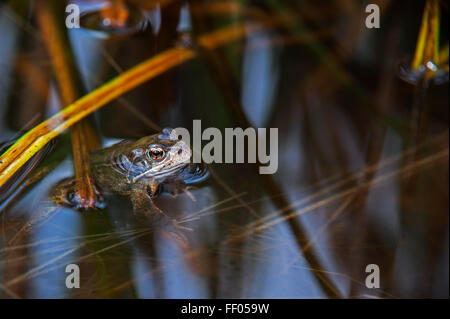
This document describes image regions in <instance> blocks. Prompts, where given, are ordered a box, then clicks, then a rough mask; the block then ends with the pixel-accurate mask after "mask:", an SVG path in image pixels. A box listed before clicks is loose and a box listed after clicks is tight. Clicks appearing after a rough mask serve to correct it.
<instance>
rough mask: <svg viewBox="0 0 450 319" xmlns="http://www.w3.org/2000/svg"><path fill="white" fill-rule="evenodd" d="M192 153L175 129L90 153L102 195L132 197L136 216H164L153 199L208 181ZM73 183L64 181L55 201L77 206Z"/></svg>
mask: <svg viewBox="0 0 450 319" xmlns="http://www.w3.org/2000/svg"><path fill="white" fill-rule="evenodd" d="M191 157H192V151H191V149H190V148H189V146H188V145H187V144H186V143H184V142H183V141H182V140H178V139H177V137H176V136H175V132H174V130H172V129H169V128H166V129H164V130H163V131H162V134H155V135H151V136H147V137H143V138H141V139H139V140H137V141H127V140H126V141H122V142H119V143H117V144H115V145H112V146H110V147H107V148H103V149H99V150H95V151H93V152H92V153H91V161H90V165H91V172H92V174H93V177H94V180H95V183H96V185H97V186H98V187H99V188H100V189H101V191H102V193H104V194H107V193H113V194H120V195H126V196H129V197H130V199H131V202H132V204H133V210H134V212H135V213H144V214H151V213H155V212H159V213H161V210H160V209H159V208H158V207H156V206H155V204H154V203H153V201H152V199H153V198H155V197H156V196H158V194H160V193H161V192H163V191H166V192H169V193H172V194H177V193H178V192H179V191H180V190H185V189H186V186H188V185H190V184H194V183H198V182H201V181H203V180H205V179H206V178H207V177H208V176H209V173H208V170H207V168H206V166H205V165H204V164H202V163H201V164H194V163H192V161H191ZM73 186H74V180H73V179H68V180H64V181H62V182H61V183H60V184H59V185H58V187H56V188H55V191H54V192H53V198H54V200H56V201H57V202H58V203H60V204H63V205H65V206H71V207H75V208H77V207H76V201H75V200H73V196H74V192H73Z"/></svg>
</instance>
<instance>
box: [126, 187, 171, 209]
mask: <svg viewBox="0 0 450 319" xmlns="http://www.w3.org/2000/svg"><path fill="white" fill-rule="evenodd" d="M130 199H131V203H132V204H133V211H134V213H135V214H136V215H152V216H158V215H160V214H164V213H163V211H162V210H161V209H159V208H158V207H157V206H156V205H155V203H153V200H152V196H151V195H150V194H149V193H148V192H147V190H146V189H143V188H140V187H133V188H132V189H131V193H130Z"/></svg>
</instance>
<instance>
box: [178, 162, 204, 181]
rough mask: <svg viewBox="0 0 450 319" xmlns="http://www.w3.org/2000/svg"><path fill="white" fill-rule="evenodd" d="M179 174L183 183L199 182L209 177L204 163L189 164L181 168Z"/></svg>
mask: <svg viewBox="0 0 450 319" xmlns="http://www.w3.org/2000/svg"><path fill="white" fill-rule="evenodd" d="M180 176H183V181H184V183H185V184H195V183H200V182H202V181H204V180H205V179H207V178H208V177H209V170H208V167H207V166H206V164H204V163H199V164H189V165H187V166H185V167H184V168H183V170H182V171H181V172H180Z"/></svg>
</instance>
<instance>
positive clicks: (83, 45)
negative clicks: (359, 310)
mask: <svg viewBox="0 0 450 319" xmlns="http://www.w3.org/2000/svg"><path fill="white" fill-rule="evenodd" d="M83 2H84V1H83ZM79 3H80V4H81V3H82V1H79ZM86 3H87V2H86ZM130 3H131V2H130ZM130 3H129V2H128V1H126V2H124V1H117V2H91V3H90V5H91V6H90V7H85V8H84V9H83V10H84V11H83V12H84V14H85V15H84V16H83V21H82V23H83V27H84V29H81V30H70V31H68V32H69V34H70V36H71V41H72V43H73V45H74V48H75V53H76V57H77V64H78V65H79V68H80V70H82V74H83V80H84V84H85V85H86V86H87V87H88V88H89V90H92V89H94V88H96V87H98V86H99V85H100V84H102V83H104V82H105V81H106V80H108V79H110V78H111V77H112V75H117V74H119V73H120V72H123V71H124V70H127V69H128V68H130V67H132V66H134V65H136V64H137V63H139V62H141V61H143V60H145V59H147V58H149V57H153V56H155V55H157V54H160V53H161V52H164V51H165V50H166V49H170V48H172V46H174V45H177V44H180V43H181V45H183V43H184V44H185V45H186V46H188V47H189V48H190V49H192V50H196V51H197V52H196V53H198V58H196V59H192V60H191V61H190V62H188V63H186V64H183V65H181V66H180V67H178V68H174V69H171V70H169V71H167V73H165V74H163V75H161V76H159V77H157V78H155V79H153V80H151V81H149V82H148V83H145V84H143V85H141V86H139V87H137V88H136V89H135V90H134V91H133V92H130V93H128V94H125V95H123V96H122V100H120V101H115V102H113V103H110V105H107V106H105V107H104V108H103V109H102V110H100V111H99V112H97V113H96V114H95V116H96V121H97V123H98V124H99V125H98V126H99V127H100V130H101V133H102V135H103V136H104V137H105V139H104V141H103V145H104V146H106V145H110V143H111V142H112V141H114V142H117V141H118V140H119V139H122V138H128V137H138V136H139V137H141V136H145V135H150V134H153V133H154V131H155V130H156V129H157V126H161V127H165V126H172V127H177V126H184V127H188V128H189V127H190V125H192V120H193V119H201V120H202V122H203V123H205V124H204V125H205V127H207V126H212V127H218V128H219V129H224V128H225V127H236V126H244V125H243V124H242V122H239V119H236V116H235V115H236V114H237V113H238V111H241V112H242V114H239V116H241V118H240V120H241V121H242V118H243V119H244V121H245V120H247V121H248V123H250V124H253V125H255V126H270V127H277V128H278V129H279V137H280V140H279V159H280V162H279V170H278V171H277V173H276V174H275V175H274V176H270V177H268V178H265V177H262V176H261V175H259V174H258V173H257V169H256V166H255V165H250V164H216V165H212V166H211V172H212V173H211V177H210V178H209V180H207V181H205V182H204V184H202V185H200V187H198V188H197V189H194V190H192V195H193V197H194V199H195V200H193V198H191V197H189V196H187V195H186V194H180V195H179V196H177V197H175V198H173V197H171V196H169V195H168V194H163V195H162V196H161V197H159V198H157V199H156V200H155V204H156V205H157V206H158V207H159V208H161V209H162V210H163V211H164V213H165V214H167V215H169V216H170V217H171V218H174V219H175V220H176V221H177V223H176V224H170V223H166V224H164V223H155V222H153V221H152V220H153V219H152V218H146V216H136V215H134V214H133V212H132V207H131V203H130V202H129V200H128V199H127V198H125V197H120V196H107V198H106V202H107V206H106V208H105V209H101V210H96V211H88V212H85V213H80V212H76V211H74V210H71V209H65V208H59V209H57V208H55V206H54V204H53V203H52V202H51V201H49V198H48V195H49V194H50V192H51V188H52V187H53V185H55V184H56V183H57V182H58V181H60V180H62V179H64V178H66V177H70V176H73V169H72V166H73V163H72V162H71V156H70V146H71V145H70V141H69V139H68V137H67V136H66V135H63V136H61V137H60V138H59V139H58V144H57V146H56V148H55V151H54V152H53V153H52V154H51V155H50V156H49V158H48V159H47V160H46V161H45V162H44V163H42V164H43V165H42V166H43V167H45V166H46V165H50V167H51V169H50V170H49V172H48V174H43V175H42V178H41V179H40V180H39V181H36V183H34V184H32V185H30V187H29V188H28V189H27V190H24V191H23V193H21V194H19V196H18V197H17V198H15V199H14V200H11V202H10V203H8V207H6V205H5V206H2V204H3V203H0V207H2V210H1V211H0V226H1V227H0V290H1V293H2V297H7V298H21V297H32V298H42V297H54V298H63V297H69V298H102V297H104V298H201V297H210V298H220V297H222V298H227V297H229V298H240V297H248V298H283V297H286V298H304V297H305V298H316V297H317V298H324V297H367V298H379V297H380V298H391V297H393V298H396V297H443V296H444V297H445V296H448V185H449V184H448V92H447V90H446V89H445V88H443V87H435V86H431V85H430V87H431V88H432V89H431V90H430V94H431V95H430V96H431V98H430V100H431V101H432V103H431V104H432V107H431V108H430V107H429V108H428V109H427V112H426V114H427V117H425V118H426V123H427V124H428V126H427V127H428V128H427V129H425V130H424V132H422V131H421V132H417V131H415V126H414V125H411V122H412V119H413V117H412V116H411V113H412V112H411V105H412V104H413V103H412V95H413V93H412V90H411V87H410V86H406V85H408V84H407V83H404V82H403V81H400V80H399V79H397V78H396V74H395V72H396V70H395V68H394V67H392V68H391V67H390V65H394V64H395V63H394V62H396V61H398V59H399V57H400V56H403V53H399V52H400V51H408V50H409V49H410V47H412V46H413V45H414V40H412V42H411V43H409V44H408V46H409V47H408V48H409V49H408V48H405V47H402V46H401V45H402V43H400V41H391V40H389V39H395V37H394V36H392V34H391V33H396V32H400V34H402V35H403V34H409V33H411V32H409V30H410V29H411V28H412V27H417V23H418V21H419V22H420V17H418V18H417V19H416V20H417V21H416V20H414V19H406V18H405V20H404V21H403V20H399V21H394V22H388V21H386V25H385V26H384V27H383V28H382V29H381V30H380V31H379V32H380V33H381V34H382V40H383V41H381V40H380V41H379V43H378V42H376V41H375V40H374V41H373V43H372V42H371V43H372V44H371V46H370V50H356V51H355V50H353V49H354V48H355V47H357V46H360V45H361V43H362V44H364V43H366V42H367V39H368V37H370V39H372V38H373V37H375V36H374V33H371V34H370V35H369V33H370V32H365V33H364V32H363V33H361V34H360V33H358V32H349V33H348V34H350V33H351V34H352V35H351V39H345V37H343V36H342V34H344V33H342V32H341V33H340V34H339V37H336V38H334V37H333V32H328V31H329V30H328V28H330V29H332V31H333V27H334V26H335V25H334V24H333V23H335V20H336V21H337V22H336V23H337V25H338V26H339V30H344V31H345V30H349V31H350V29H351V30H354V29H353V28H354V26H355V23H358V21H359V20H358V19H356V18H354V19H352V21H347V20H348V19H343V18H340V17H339V16H338V15H336V13H334V12H333V10H330V7H323V5H322V4H320V3H319V2H314V4H313V3H311V4H308V7H303V5H305V4H300V3H299V4H298V6H299V8H300V9H299V8H297V6H296V5H295V6H292V7H290V6H288V7H287V8H285V9H283V7H282V6H281V10H286V11H284V12H289V13H290V14H292V15H293V16H294V17H295V15H296V14H301V13H304V12H310V13H316V15H314V14H311V15H310V16H309V15H308V16H305V17H304V18H305V19H306V24H305V25H301V24H300V22H299V21H303V20H302V19H293V20H290V22H289V23H287V24H285V25H282V26H281V27H280V26H279V25H278V26H276V25H275V24H273V27H268V29H267V30H264V29H261V30H258V31H257V32H253V33H249V34H248V35H247V36H246V37H244V38H242V39H239V40H237V41H236V42H233V43H229V44H228V45H224V46H223V47H221V48H219V49H218V50H215V51H214V50H213V51H211V50H209V51H208V49H204V48H201V47H200V46H199V45H198V44H197V43H196V38H197V37H198V36H199V35H200V36H201V35H202V34H207V33H209V32H211V31H214V30H216V29H219V28H220V27H221V26H222V25H225V26H228V25H229V24H230V23H231V24H233V23H236V24H238V23H239V25H243V26H244V28H245V25H246V24H245V23H246V22H247V21H248V22H249V24H250V23H253V25H254V23H255V21H256V23H259V22H260V23H261V24H263V22H261V21H260V20H258V19H262V21H264V23H267V25H270V23H268V22H270V21H271V20H270V19H271V18H272V17H273V16H274V12H273V11H270V9H267V8H266V7H265V6H253V5H250V4H246V5H244V4H242V5H241V7H240V10H239V11H233V15H232V17H229V16H226V15H224V12H228V11H226V10H225V9H227V7H226V6H225V5H224V6H223V7H221V6H217V7H214V8H209V7H208V5H207V4H203V6H202V10H194V8H193V7H192V6H188V5H186V4H185V3H179V2H173V3H169V4H167V3H165V4H164V5H162V3H161V4H160V5H157V6H154V7H140V6H139V5H134V6H133V5H131V4H130ZM132 3H133V4H136V3H138V2H132ZM94 5H95V6H94ZM333 5H336V4H333ZM114 6H117V7H114ZM268 7H269V8H270V6H268ZM247 9H248V11H251V12H252V15H245V14H244V13H247V11H246V10H247ZM394 9H395V8H386V9H383V10H394ZM151 10H154V11H151ZM221 10H222V11H221ZM345 10H347V11H346V17H348V16H351V17H359V15H360V12H362V10H361V8H360V7H359V6H358V5H355V4H352V5H350V6H348V7H346V9H345ZM352 10H353V11H352ZM418 10H419V11H418V12H420V8H419V9H418ZM196 12H197V13H196ZM199 12H200V13H199ZM217 12H219V13H220V15H219V16H217V17H216V16H215V14H217ZM394 13H395V14H394V16H398V17H403V16H402V14H403V11H394ZM241 14H242V15H241ZM418 16H420V15H418ZM330 17H332V18H333V19H329V18H330ZM108 19H109V20H108ZM399 19H400V18H399ZM322 20H324V21H325V20H326V21H328V22H327V23H330V24H332V25H331V26H328V25H327V28H326V29H324V28H322V27H321V28H318V29H316V28H315V26H316V24H317V23H318V22H317V21H319V22H320V21H322ZM356 20H358V21H357V22H355V21H356ZM11 21H13V20H11ZM25 21H27V20H25ZM149 21H150V22H151V26H152V28H151V29H150V28H149V26H148V23H149ZM388 23H392V25H391V24H388ZM403 24H405V26H403ZM293 25H294V26H293ZM299 26H301V27H304V28H306V29H308V28H310V30H306V31H307V32H304V33H303V32H300V33H299V32H298V30H299V29H300V30H302V31H303V29H302V28H300V27H299ZM0 27H1V29H0V33H1V34H2V36H3V33H6V34H7V35H8V36H7V37H2V39H3V38H4V39H7V42H5V43H7V46H8V48H6V47H5V48H3V47H2V48H0V51H2V52H6V53H7V54H5V55H2V58H1V59H2V65H3V64H4V65H5V67H4V69H3V70H4V72H3V73H1V74H2V75H1V76H2V78H1V80H2V81H5V82H7V83H9V82H10V79H9V75H8V76H6V75H5V74H4V73H9V71H10V68H12V67H11V65H15V64H14V63H12V62H11V61H12V59H13V58H14V54H13V53H14V50H13V49H12V47H15V46H16V45H18V44H16V43H15V41H14V39H13V38H14V36H16V31H17V30H21V28H20V27H18V26H16V24H15V23H14V22H11V23H7V22H5V20H0ZM11 30H15V31H11ZM399 30H400V31H399ZM92 31H95V32H100V33H101V34H102V36H103V38H102V39H100V40H99V39H98V37H97V35H98V34H95V32H92ZM228 31H229V32H232V31H236V30H233V29H232V28H230V29H229V30H228ZM324 31H326V32H324ZM305 34H306V35H307V36H305ZM345 34H347V33H345ZM115 35H119V37H115ZM319 35H321V36H320V37H319ZM322 35H325V36H326V37H322ZM348 37H350V36H348ZM343 38H344V39H343ZM180 39H181V40H180ZM183 39H185V41H183ZM177 41H178V42H177ZM321 41H323V42H324V43H325V44H326V45H325V44H323V45H318V43H319V44H322V42H321ZM405 41H406V42H407V40H405ZM261 42H263V44H264V45H262V46H260V45H258V43H261ZM274 43H276V46H275V45H274ZM363 46H364V45H363ZM10 47H11V48H10ZM342 47H345V49H346V52H345V54H343V55H341V50H342ZM369 51H370V52H369ZM372 51H373V52H372ZM330 61H332V62H330ZM393 61H394V62H393ZM40 63H42V65H41V67H42V66H43V67H42V69H45V68H46V66H47V65H48V61H47V60H40ZM447 77H448V75H447ZM343 79H344V80H345V81H344V80H343ZM9 88H10V86H9V85H8V86H5V90H3V91H2V92H0V94H1V98H0V103H1V107H0V115H1V127H0V132H2V137H3V136H6V134H7V133H8V134H7V135H8V136H10V135H11V134H9V133H15V131H14V132H13V129H12V128H11V127H12V126H11V125H10V124H11V123H10V122H9V121H10V119H9V118H8V117H7V116H6V115H4V114H6V112H4V110H7V109H8V110H10V109H11V108H14V110H16V112H17V113H20V114H27V111H28V109H27V107H25V106H24V105H23V104H20V103H17V104H15V103H14V104H13V103H9V102H8V100H7V97H6V95H8V94H7V93H8V92H5V91H8V90H9ZM32 89H33V88H30V90H32ZM48 90H51V91H50V92H47V93H49V95H48V99H47V96H45V98H44V101H45V102H46V103H44V104H45V105H43V106H41V107H42V110H43V111H45V112H44V113H43V114H48V115H51V114H53V113H54V112H55V111H56V110H57V109H58V107H59V101H58V94H57V92H56V89H55V87H54V86H53V85H52V86H51V88H49V89H48ZM33 92H34V91H33ZM34 93H36V92H34ZM41 97H42V96H41ZM431 104H430V105H431ZM430 105H428V106H430ZM239 116H238V118H239ZM149 123H150V124H149ZM152 123H153V124H154V123H157V125H156V128H155V125H153V124H152ZM244 124H245V123H244ZM411 127H413V128H411ZM3 134H5V135H3ZM416 135H420V136H422V137H424V138H420V139H419V138H417V139H414V138H413V137H414V136H416ZM112 137H114V138H116V139H114V140H113V139H111V138H112ZM56 155H57V156H56ZM5 207H6V208H5ZM3 208H5V209H3ZM68 263H76V264H78V265H79V266H80V269H81V288H80V289H72V290H70V289H67V288H66V286H65V279H66V275H67V274H66V272H65V267H66V265H67V264H68ZM372 263H375V264H377V265H379V266H380V268H381V270H382V280H381V282H382V287H381V289H379V290H376V291H375V290H371V289H368V288H367V287H366V286H365V276H366V273H365V267H366V265H367V264H372Z"/></svg>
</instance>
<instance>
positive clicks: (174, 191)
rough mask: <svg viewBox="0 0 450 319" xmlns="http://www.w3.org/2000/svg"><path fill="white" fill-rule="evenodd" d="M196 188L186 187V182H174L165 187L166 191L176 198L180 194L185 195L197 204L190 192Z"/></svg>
mask: <svg viewBox="0 0 450 319" xmlns="http://www.w3.org/2000/svg"><path fill="white" fill-rule="evenodd" d="M195 188H196V187H193V186H190V185H186V184H185V183H184V182H182V181H181V182H172V183H168V184H166V185H164V190H165V191H166V192H167V193H169V194H170V195H172V196H173V197H176V196H177V195H178V194H179V193H185V194H186V195H187V196H188V197H189V198H190V199H191V200H192V201H193V202H196V201H197V200H196V198H195V196H194V195H193V194H192V193H191V192H190V190H192V189H195Z"/></svg>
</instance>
